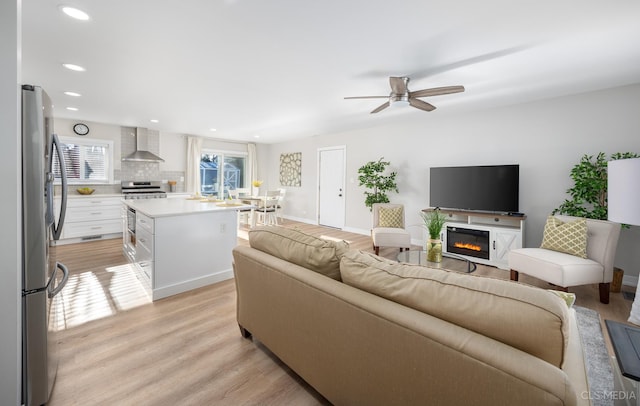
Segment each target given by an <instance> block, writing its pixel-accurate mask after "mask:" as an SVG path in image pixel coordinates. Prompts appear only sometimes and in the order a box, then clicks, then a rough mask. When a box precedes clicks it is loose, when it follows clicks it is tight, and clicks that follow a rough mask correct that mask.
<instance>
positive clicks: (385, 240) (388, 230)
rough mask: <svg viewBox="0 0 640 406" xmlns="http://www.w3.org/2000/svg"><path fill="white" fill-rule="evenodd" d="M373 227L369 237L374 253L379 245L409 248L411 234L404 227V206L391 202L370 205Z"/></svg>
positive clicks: (377, 251)
mask: <svg viewBox="0 0 640 406" xmlns="http://www.w3.org/2000/svg"><path fill="white" fill-rule="evenodd" d="M371 208H372V213H373V228H372V229H371V238H372V239H373V249H374V251H375V253H376V255H379V254H380V247H395V248H400V251H402V250H404V249H405V248H406V249H407V250H408V249H409V248H411V234H409V232H408V231H407V230H405V228H404V206H403V205H401V204H392V203H374V204H373V205H372V207H371Z"/></svg>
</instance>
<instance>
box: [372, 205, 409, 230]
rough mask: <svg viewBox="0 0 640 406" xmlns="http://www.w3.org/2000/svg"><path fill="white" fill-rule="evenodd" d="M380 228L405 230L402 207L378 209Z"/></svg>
mask: <svg viewBox="0 0 640 406" xmlns="http://www.w3.org/2000/svg"><path fill="white" fill-rule="evenodd" d="M378 226H379V227H391V228H403V226H404V225H403V224H402V207H380V208H379V209H378Z"/></svg>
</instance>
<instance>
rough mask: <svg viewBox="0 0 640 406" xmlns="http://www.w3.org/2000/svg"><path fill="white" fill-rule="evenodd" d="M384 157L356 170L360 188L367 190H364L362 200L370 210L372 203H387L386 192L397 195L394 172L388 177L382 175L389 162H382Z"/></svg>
mask: <svg viewBox="0 0 640 406" xmlns="http://www.w3.org/2000/svg"><path fill="white" fill-rule="evenodd" d="M383 159H384V157H382V158H380V159H378V160H377V161H371V162H367V163H366V164H364V165H362V167H361V168H360V169H358V173H359V174H360V175H359V176H358V180H359V181H360V186H364V187H366V188H367V189H371V190H370V191H369V190H365V192H364V195H365V196H366V198H365V200H364V204H365V206H367V207H368V208H369V210H371V209H372V206H373V204H374V203H389V196H387V193H386V192H388V191H395V192H396V193H398V185H397V184H396V175H397V173H396V172H391V173H390V174H388V175H384V172H385V170H386V169H387V166H389V164H390V162H387V161H383Z"/></svg>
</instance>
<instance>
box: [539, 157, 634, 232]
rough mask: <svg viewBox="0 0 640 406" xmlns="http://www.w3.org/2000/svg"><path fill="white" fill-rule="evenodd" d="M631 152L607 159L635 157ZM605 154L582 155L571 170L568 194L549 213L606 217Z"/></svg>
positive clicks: (593, 217)
mask: <svg viewBox="0 0 640 406" xmlns="http://www.w3.org/2000/svg"><path fill="white" fill-rule="evenodd" d="M637 157H638V154H636V153H633V152H624V153H621V152H617V153H615V154H611V158H610V159H609V160H616V159H627V158H637ZM607 162H608V160H607V156H606V154H605V153H604V152H600V153H599V154H598V155H597V156H596V157H595V159H594V157H593V155H584V156H583V157H582V159H581V160H580V163H578V164H577V165H575V166H574V167H573V168H572V169H571V179H573V182H574V185H573V187H572V188H570V189H568V190H567V193H568V194H569V195H570V196H571V198H570V199H566V200H565V201H564V202H563V203H562V204H561V205H560V206H558V207H557V208H556V209H554V210H553V211H552V212H551V214H566V215H569V216H575V217H586V218H592V219H598V220H606V219H607Z"/></svg>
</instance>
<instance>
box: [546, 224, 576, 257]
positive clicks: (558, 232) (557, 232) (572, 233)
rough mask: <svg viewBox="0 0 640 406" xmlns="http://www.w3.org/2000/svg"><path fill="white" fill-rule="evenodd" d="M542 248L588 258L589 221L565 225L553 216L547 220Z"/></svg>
mask: <svg viewBox="0 0 640 406" xmlns="http://www.w3.org/2000/svg"><path fill="white" fill-rule="evenodd" d="M540 248H546V249H548V250H553V251H559V252H564V253H567V254H571V255H575V256H577V257H580V258H586V257H587V220H585V219H579V220H576V221H572V222H570V223H565V222H563V221H561V220H558V219H557V218H555V217H553V216H549V217H548V218H547V224H545V225H544V234H543V237H542V245H540Z"/></svg>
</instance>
